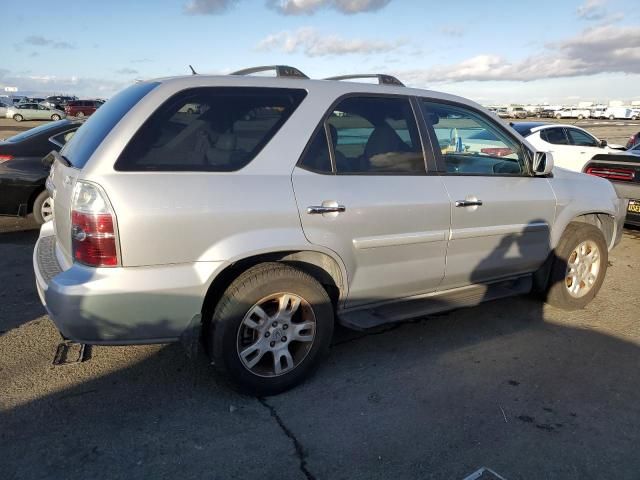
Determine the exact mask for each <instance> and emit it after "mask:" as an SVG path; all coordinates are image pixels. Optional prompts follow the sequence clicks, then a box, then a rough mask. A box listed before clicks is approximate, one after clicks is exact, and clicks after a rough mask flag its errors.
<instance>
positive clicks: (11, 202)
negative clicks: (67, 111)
mask: <svg viewBox="0 0 640 480" xmlns="http://www.w3.org/2000/svg"><path fill="white" fill-rule="evenodd" d="M80 125H82V122H81V121H79V120H73V121H69V120H61V121H59V122H54V123H47V124H45V125H41V126H39V127H36V128H32V129H30V130H27V131H25V132H22V133H19V134H18V135H15V136H13V137H11V138H8V139H6V140H3V141H0V215H10V216H25V215H27V214H29V213H33V216H34V218H35V220H36V221H37V222H38V223H44V222H45V221H47V220H49V219H50V218H51V215H52V213H53V210H52V208H53V206H52V203H51V200H50V199H49V194H48V192H47V191H46V190H45V181H46V179H47V176H48V175H49V167H48V166H47V165H44V164H43V162H42V158H43V157H44V156H45V155H47V154H48V153H49V152H51V151H52V150H56V151H57V150H60V149H61V148H62V147H63V146H64V145H65V143H67V141H68V140H69V139H70V138H71V136H72V135H73V134H74V133H75V131H76V130H77V129H78V128H79V127H80Z"/></svg>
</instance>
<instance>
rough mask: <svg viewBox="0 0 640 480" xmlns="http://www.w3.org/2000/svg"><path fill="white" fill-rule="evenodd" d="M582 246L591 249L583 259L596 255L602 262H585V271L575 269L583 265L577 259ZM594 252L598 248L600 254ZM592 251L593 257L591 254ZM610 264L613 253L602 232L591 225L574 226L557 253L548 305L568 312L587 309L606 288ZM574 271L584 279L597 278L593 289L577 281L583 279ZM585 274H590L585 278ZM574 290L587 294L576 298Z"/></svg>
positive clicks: (551, 274) (566, 234) (573, 224)
mask: <svg viewBox="0 0 640 480" xmlns="http://www.w3.org/2000/svg"><path fill="white" fill-rule="evenodd" d="M581 245H585V246H588V249H585V250H584V251H583V252H582V253H583V258H586V257H589V255H591V256H592V257H593V255H592V254H593V252H594V251H595V253H596V254H597V257H598V260H597V262H596V261H585V263H584V265H585V267H584V268H583V267H575V268H573V267H572V265H576V264H577V263H578V264H579V257H577V256H576V253H577V249H578V247H580V246H581ZM594 248H597V250H594ZM589 251H590V252H591V253H587V252H589ZM585 253H586V254H585ZM593 258H594V257H593ZM608 261H609V252H608V250H607V244H606V242H605V239H604V235H603V234H602V231H601V230H600V229H599V228H597V227H595V226H593V225H590V224H588V223H580V222H573V223H570V224H569V225H568V226H567V229H566V230H565V232H564V234H563V235H562V238H561V239H560V242H559V243H558V246H557V248H556V249H555V256H554V258H553V260H552V264H551V272H550V275H549V284H548V286H547V302H548V303H550V304H551V305H553V306H555V307H559V308H562V309H564V310H580V309H582V308H584V307H585V306H587V304H589V302H591V300H593V299H594V298H595V296H596V295H597V293H598V291H599V290H600V287H601V286H602V282H603V281H604V277H605V274H606V272H607V264H608ZM596 264H597V265H596ZM572 270H573V271H577V272H578V274H580V275H581V276H582V278H585V277H586V276H587V274H588V273H589V272H591V273H592V274H594V277H595V278H594V280H593V282H592V284H591V286H589V287H588V288H587V283H588V282H587V280H586V279H585V280H584V281H583V280H579V281H576V278H579V277H575V276H573V277H572V276H571V271H572ZM581 270H582V271H583V272H586V273H584V274H583V273H582V272H581ZM594 270H597V272H596V273H594ZM570 277H571V278H570ZM582 284H584V285H585V289H581V288H580V285H582ZM572 287H575V289H581V290H583V291H579V292H577V294H578V295H576V293H574V294H572V293H571V290H572Z"/></svg>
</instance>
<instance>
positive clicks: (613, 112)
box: [604, 107, 640, 120]
mask: <svg viewBox="0 0 640 480" xmlns="http://www.w3.org/2000/svg"><path fill="white" fill-rule="evenodd" d="M604 117H605V118H608V119H609V120H615V119H617V118H618V119H624V120H637V119H638V118H640V115H638V110H634V109H632V108H628V107H609V108H607V110H606V111H605V112H604Z"/></svg>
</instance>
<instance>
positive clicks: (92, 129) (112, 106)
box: [61, 82, 158, 168]
mask: <svg viewBox="0 0 640 480" xmlns="http://www.w3.org/2000/svg"><path fill="white" fill-rule="evenodd" d="M157 85H158V83H146V82H141V83H136V84H135V85H132V86H130V87H129V88H126V89H124V90H122V91H121V92H120V93H118V94H117V95H115V96H114V97H113V98H112V99H111V100H109V101H108V102H107V103H105V104H104V106H103V107H102V108H100V109H99V110H97V111H96V113H95V114H93V115H91V117H90V118H89V120H87V121H86V122H85V123H84V124H83V125H82V127H80V128H79V129H78V131H77V133H76V134H75V135H74V136H73V138H71V140H69V143H67V144H66V145H65V146H64V148H63V149H62V152H61V153H62V154H63V155H64V156H65V157H66V158H67V159H68V160H69V161H70V162H71V165H73V166H74V167H76V168H82V167H84V165H85V164H86V163H87V161H88V160H89V157H91V155H92V154H93V152H94V151H95V150H96V148H98V146H99V145H100V144H101V143H102V141H103V140H104V139H105V137H106V136H107V135H108V134H109V132H111V130H112V129H113V127H115V125H116V124H117V123H118V122H119V121H120V119H121V118H122V117H123V116H124V114H125V113H127V112H128V111H129V110H131V108H132V107H133V106H134V105H135V104H136V103H138V102H139V101H140V100H141V99H142V97H144V96H145V95H146V94H147V93H149V92H150V91H151V90H153V89H154V88H155V87H156V86H157Z"/></svg>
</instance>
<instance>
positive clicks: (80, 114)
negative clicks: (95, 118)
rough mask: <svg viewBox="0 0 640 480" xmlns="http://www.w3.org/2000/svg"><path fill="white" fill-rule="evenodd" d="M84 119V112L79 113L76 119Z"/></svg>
mask: <svg viewBox="0 0 640 480" xmlns="http://www.w3.org/2000/svg"><path fill="white" fill-rule="evenodd" d="M82 117H84V112H78V113H77V114H76V118H82Z"/></svg>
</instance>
